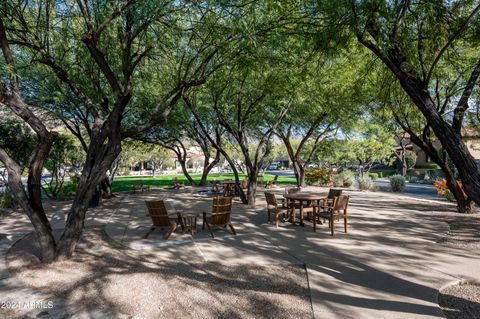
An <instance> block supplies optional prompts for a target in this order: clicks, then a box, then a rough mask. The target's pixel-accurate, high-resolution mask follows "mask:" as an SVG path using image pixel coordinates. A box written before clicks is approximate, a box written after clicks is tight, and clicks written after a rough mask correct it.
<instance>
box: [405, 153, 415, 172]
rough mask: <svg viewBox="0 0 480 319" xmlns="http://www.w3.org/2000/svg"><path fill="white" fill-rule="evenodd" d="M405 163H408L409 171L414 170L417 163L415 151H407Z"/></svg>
mask: <svg viewBox="0 0 480 319" xmlns="http://www.w3.org/2000/svg"><path fill="white" fill-rule="evenodd" d="M405 161H406V162H407V169H411V168H414V167H415V164H416V163H417V154H415V152H413V151H406V152H405Z"/></svg>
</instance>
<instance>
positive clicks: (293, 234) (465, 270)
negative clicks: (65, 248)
mask: <svg viewBox="0 0 480 319" xmlns="http://www.w3.org/2000/svg"><path fill="white" fill-rule="evenodd" d="M312 190H313V191H320V192H324V191H325V192H326V189H319V188H315V189H314V188H312V189H307V190H306V191H312ZM350 195H351V196H352V198H351V200H350V202H351V206H350V210H349V215H350V216H351V217H350V220H349V233H348V234H345V233H343V230H342V227H341V226H340V224H339V225H338V226H337V228H336V229H337V232H336V234H335V236H334V237H331V236H330V232H329V230H328V227H326V226H325V225H321V226H320V227H318V229H317V232H316V233H314V232H313V230H312V227H311V224H310V223H308V222H307V223H306V227H299V226H293V225H291V224H287V223H285V224H283V225H281V227H279V228H275V226H274V225H269V224H267V223H266V212H265V202H264V200H263V198H262V197H263V193H260V194H259V196H258V204H257V207H256V208H255V209H249V208H246V206H245V205H242V204H240V203H235V204H234V210H233V211H234V213H233V216H232V217H233V223H234V226H235V228H236V230H237V232H238V235H237V236H234V235H232V234H230V233H229V232H228V231H227V230H223V229H220V230H216V231H215V234H216V238H215V239H212V238H210V237H209V236H208V234H207V232H206V231H204V232H201V231H200V228H201V218H199V223H198V224H199V231H200V232H199V233H198V234H196V235H194V236H191V235H187V234H183V235H182V234H181V232H177V233H174V234H173V235H172V237H171V239H170V240H168V241H164V240H163V239H162V232H161V231H160V230H159V231H158V232H157V231H156V232H154V233H153V234H152V235H151V237H150V238H149V239H148V240H142V239H141V236H142V235H143V234H144V233H145V232H146V230H147V229H148V227H149V226H150V221H149V219H148V217H147V216H146V213H147V211H146V208H145V205H144V202H143V201H144V200H148V199H153V198H166V199H167V198H168V199H169V200H170V201H171V204H172V205H173V206H175V207H177V208H178V209H181V210H182V211H184V212H188V213H198V214H201V212H203V211H209V210H210V207H211V198H208V197H205V196H201V195H199V194H198V193H197V190H192V189H190V190H188V189H187V190H186V191H160V190H155V191H152V192H149V193H145V194H136V195H133V194H122V195H120V197H118V198H116V199H114V200H112V201H109V202H106V203H105V204H104V205H103V206H102V207H100V208H98V209H94V210H92V211H91V212H89V214H88V216H89V217H88V219H87V221H86V226H87V227H89V226H95V225H104V226H105V230H106V233H107V234H108V235H109V236H110V238H111V239H112V240H113V241H115V242H117V243H120V244H121V245H123V246H125V247H126V248H128V249H135V250H137V249H138V250H141V251H150V253H152V254H154V253H156V254H162V253H170V252H172V253H173V252H174V253H175V255H177V256H179V257H180V258H182V257H185V258H189V259H196V260H198V261H203V262H210V261H214V262H217V263H222V264H225V265H237V264H258V265H270V264H273V265H289V264H300V265H303V266H304V267H305V269H306V275H307V276H308V282H309V287H310V293H311V301H312V308H313V312H314V316H315V318H376V319H377V318H443V314H442V312H441V310H440V308H439V307H438V304H437V292H438V290H439V289H440V288H441V287H442V286H444V285H446V284H449V283H452V282H455V281H458V280H461V279H468V280H477V281H478V280H480V252H478V251H467V250H460V249H454V248H448V247H444V246H441V245H438V244H436V241H437V240H438V239H439V238H441V237H442V236H444V235H445V234H446V233H447V232H448V224H447V223H446V222H445V218H446V217H451V216H455V215H454V213H452V212H451V211H453V208H454V207H452V206H449V204H448V203H445V202H427V201H418V200H413V199H408V198H401V197H398V196H396V195H394V194H386V193H372V192H350ZM50 208H51V210H52V211H55V212H56V213H55V214H54V215H52V216H51V217H52V220H54V228H61V227H63V223H64V217H65V216H64V213H62V210H64V209H65V207H63V206H62V205H58V206H55V207H50ZM472 218H478V217H472ZM11 222H12V221H10V222H6V221H5V220H2V222H1V223H0V233H3V234H5V235H6V236H7V238H5V239H4V240H2V241H0V244H3V245H4V246H5V247H4V249H6V248H7V247H8V246H9V245H11V244H12V243H13V242H14V241H15V239H16V238H18V236H20V235H21V234H22V233H27V232H28V231H29V230H30V229H31V228H30V226H29V224H28V222H27V221H25V220H24V219H22V218H16V219H15V221H14V223H15V228H13V227H11V224H10V225H9V223H11ZM12 236H14V238H12ZM6 240H8V242H6ZM0 248H1V247H0ZM2 257H3V258H2V260H4V256H2ZM2 267H3V268H5V266H4V263H3V262H2V263H0V273H1V274H3V275H2V278H4V280H6V279H8V273H3V272H2V271H5V269H1V268H2ZM0 284H1V282H0ZM0 289H1V290H2V291H1V292H3V293H6V292H7V291H8V288H7V287H6V286H0ZM0 296H1V294H0ZM91 317H102V315H101V314H100V315H98V316H95V315H92V316H91Z"/></svg>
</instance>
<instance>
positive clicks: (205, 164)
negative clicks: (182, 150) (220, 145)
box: [198, 150, 220, 186]
mask: <svg viewBox="0 0 480 319" xmlns="http://www.w3.org/2000/svg"><path fill="white" fill-rule="evenodd" d="M204 159H205V160H204V162H203V172H202V178H201V179H200V183H198V186H206V185H207V177H208V174H210V172H211V171H212V169H213V168H214V167H215V166H216V165H217V164H218V163H219V162H220V152H219V151H218V150H217V154H216V156H215V158H214V159H213V161H212V162H211V163H209V162H210V156H207V155H205V157H204Z"/></svg>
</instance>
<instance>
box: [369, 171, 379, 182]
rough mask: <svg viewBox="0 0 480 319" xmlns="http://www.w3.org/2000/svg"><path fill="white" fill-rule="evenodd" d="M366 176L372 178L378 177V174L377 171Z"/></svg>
mask: <svg viewBox="0 0 480 319" xmlns="http://www.w3.org/2000/svg"><path fill="white" fill-rule="evenodd" d="M368 177H370V178H371V179H373V180H376V179H378V177H379V175H378V173H368Z"/></svg>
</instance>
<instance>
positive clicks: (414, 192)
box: [373, 178, 441, 200]
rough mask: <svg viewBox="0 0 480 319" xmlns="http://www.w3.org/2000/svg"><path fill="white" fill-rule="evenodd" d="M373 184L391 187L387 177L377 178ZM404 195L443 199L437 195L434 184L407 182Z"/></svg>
mask: <svg viewBox="0 0 480 319" xmlns="http://www.w3.org/2000/svg"><path fill="white" fill-rule="evenodd" d="M373 185H375V186H376V187H379V188H383V187H388V188H389V187H390V181H389V180H388V179H387V178H381V179H377V180H375V181H374V182H373ZM403 194H404V195H408V196H412V197H418V198H426V199H435V200H438V199H441V197H438V196H437V191H436V189H435V187H433V185H426V184H410V183H407V184H406V185H405V191H404V192H403Z"/></svg>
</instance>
